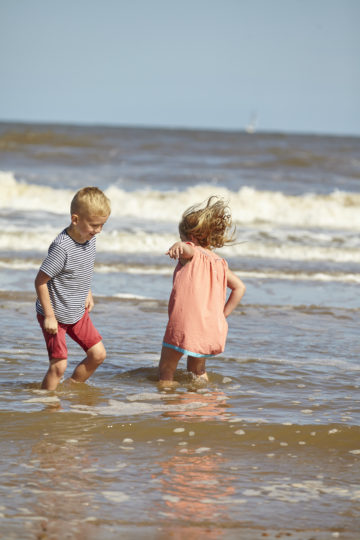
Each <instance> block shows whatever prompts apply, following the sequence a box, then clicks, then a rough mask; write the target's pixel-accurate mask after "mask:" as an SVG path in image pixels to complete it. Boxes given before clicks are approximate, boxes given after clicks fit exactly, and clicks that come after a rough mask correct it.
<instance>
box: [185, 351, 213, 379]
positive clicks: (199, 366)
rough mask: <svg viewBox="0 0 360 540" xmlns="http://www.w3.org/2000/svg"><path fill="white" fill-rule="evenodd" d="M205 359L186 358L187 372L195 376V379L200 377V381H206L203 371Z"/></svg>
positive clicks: (206, 377)
mask: <svg viewBox="0 0 360 540" xmlns="http://www.w3.org/2000/svg"><path fill="white" fill-rule="evenodd" d="M205 363H206V359H205V358H196V357H195V356H188V357H187V370H188V371H190V372H191V373H193V374H194V375H196V376H197V377H201V378H202V379H205V380H206V381H207V380H208V376H207V374H206V370H205Z"/></svg>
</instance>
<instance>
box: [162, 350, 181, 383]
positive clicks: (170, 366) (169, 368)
mask: <svg viewBox="0 0 360 540" xmlns="http://www.w3.org/2000/svg"><path fill="white" fill-rule="evenodd" d="M182 355H183V353H182V352H180V351H175V349H170V347H164V346H163V347H162V349H161V358H160V362H159V380H160V382H162V383H165V382H167V383H172V382H173V380H174V373H175V370H176V368H177V365H178V362H179V360H180V358H181V357H182Z"/></svg>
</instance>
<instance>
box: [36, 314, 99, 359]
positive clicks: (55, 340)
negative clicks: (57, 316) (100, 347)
mask: <svg viewBox="0 0 360 540" xmlns="http://www.w3.org/2000/svg"><path fill="white" fill-rule="evenodd" d="M37 318H38V321H39V324H40V326H41V329H42V331H43V334H44V338H45V341H46V347H47V351H48V354H49V358H50V359H51V358H57V359H64V358H67V356H68V352H67V346H66V339H65V336H66V334H69V336H70V337H71V338H72V339H73V340H74V341H76V343H78V344H79V345H80V347H82V348H83V349H84V351H85V352H87V351H88V350H89V349H91V347H93V346H94V345H96V344H97V343H100V341H101V340H102V337H101V336H100V334H99V332H98V331H97V330H96V328H95V326H94V325H93V323H92V322H91V319H90V317H89V313H88V310H86V311H85V313H84V315H83V316H82V318H81V319H80V320H79V321H78V322H76V323H74V324H63V323H60V322H59V323H58V331H57V334H49V333H48V332H46V331H45V330H44V316H43V315H40V313H38V314H37Z"/></svg>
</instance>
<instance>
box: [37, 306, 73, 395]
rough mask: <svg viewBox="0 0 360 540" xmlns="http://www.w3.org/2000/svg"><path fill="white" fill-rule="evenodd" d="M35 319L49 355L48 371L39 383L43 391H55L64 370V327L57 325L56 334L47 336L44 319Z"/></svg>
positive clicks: (65, 352)
mask: <svg viewBox="0 0 360 540" xmlns="http://www.w3.org/2000/svg"><path fill="white" fill-rule="evenodd" d="M37 319H38V321H39V324H40V326H41V329H42V332H43V336H44V339H45V343H46V348H47V351H48V355H49V362H50V365H49V369H48V370H47V372H46V375H45V377H44V379H43V381H42V383H41V388H43V389H44V390H55V389H56V387H57V385H58V384H59V382H60V380H61V378H62V376H63V375H64V373H65V370H66V364H67V347H66V338H65V336H66V328H67V326H66V325H63V324H61V323H58V331H57V333H56V334H49V333H48V332H46V330H44V317H43V315H40V314H39V313H38V314H37Z"/></svg>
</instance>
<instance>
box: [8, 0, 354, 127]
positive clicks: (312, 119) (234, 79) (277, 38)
mask: <svg viewBox="0 0 360 540" xmlns="http://www.w3.org/2000/svg"><path fill="white" fill-rule="evenodd" d="M359 21H360V1H359V0H0V79H1V82H0V121H21V122H22V121H24V122H46V123H57V122H59V123H70V124H103V125H134V126H163V127H169V128H176V127H184V128H191V129H194V128H204V129H220V130H243V129H244V128H245V126H246V125H247V124H248V123H249V122H250V120H251V119H252V118H253V117H255V118H256V129H257V130H259V131H272V132H274V131H275V132H290V133H318V134H322V133H329V134H338V135H360V31H359Z"/></svg>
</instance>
